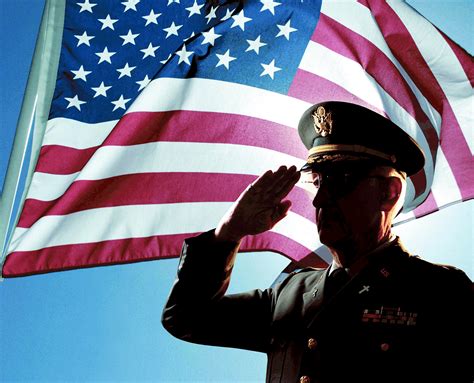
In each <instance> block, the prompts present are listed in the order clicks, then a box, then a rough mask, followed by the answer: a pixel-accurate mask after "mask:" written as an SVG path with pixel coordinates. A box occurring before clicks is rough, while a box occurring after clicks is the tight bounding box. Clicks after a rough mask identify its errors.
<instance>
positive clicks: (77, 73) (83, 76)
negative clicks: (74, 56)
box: [71, 65, 92, 81]
mask: <svg viewBox="0 0 474 383" xmlns="http://www.w3.org/2000/svg"><path fill="white" fill-rule="evenodd" d="M71 72H72V73H74V78H73V80H76V79H78V78H80V79H81V80H84V81H87V79H86V76H88V75H89V74H90V73H92V71H90V70H84V67H83V66H82V65H81V67H80V68H79V69H78V70H72V71H71Z"/></svg>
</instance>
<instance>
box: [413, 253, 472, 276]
mask: <svg viewBox="0 0 474 383" xmlns="http://www.w3.org/2000/svg"><path fill="white" fill-rule="evenodd" d="M409 261H410V265H411V267H412V268H414V269H415V270H416V271H420V272H423V273H424V274H425V275H426V273H431V274H432V275H433V276H435V277H442V278H452V279H464V280H468V281H469V282H470V279H469V278H468V276H467V275H466V273H465V272H464V271H463V270H461V269H459V268H457V267H455V266H452V265H447V264H441V263H433V262H430V261H427V260H425V259H423V258H421V257H420V256H418V255H412V256H410V257H409Z"/></svg>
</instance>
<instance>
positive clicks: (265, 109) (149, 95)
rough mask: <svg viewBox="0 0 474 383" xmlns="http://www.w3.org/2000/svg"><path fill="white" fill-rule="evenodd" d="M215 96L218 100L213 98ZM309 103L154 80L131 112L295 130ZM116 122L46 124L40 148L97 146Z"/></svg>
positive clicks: (228, 86) (237, 88)
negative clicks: (177, 113) (245, 119)
mask: <svg viewBox="0 0 474 383" xmlns="http://www.w3.org/2000/svg"><path fill="white" fill-rule="evenodd" d="M216 95H218V96H216ZM310 106H311V104H310V103H308V102H305V101H301V100H298V99H296V98H292V97H289V96H286V95H283V94H279V93H275V92H270V91H267V90H264V89H259V88H254V87H251V86H247V85H242V84H235V83H231V82H225V81H217V80H209V79H202V78H193V79H178V78H159V79H156V80H153V81H152V82H151V83H150V84H148V86H147V87H146V88H145V89H144V90H143V91H142V93H141V94H140V96H139V97H138V98H137V99H136V100H135V102H134V103H133V104H132V105H131V107H130V108H129V110H128V111H127V114H128V113H132V112H166V111H172V110H190V111H196V112H214V113H228V114H237V115H243V116H250V117H255V118H260V119H263V120H267V121H271V122H275V123H278V124H282V125H285V126H288V127H292V128H295V129H296V128H297V126H298V122H299V119H300V117H301V115H302V114H303V112H304V111H305V110H306V109H308V108H309V107H310ZM116 123H117V121H109V122H103V123H98V124H87V123H83V122H79V121H74V120H69V119H66V118H55V119H52V120H50V121H49V122H48V127H47V131H46V134H45V140H44V143H43V145H63V146H69V147H72V148H76V149H85V148H90V147H94V146H99V145H101V144H102V143H103V141H104V139H105V138H106V137H107V135H108V134H109V133H110V132H111V131H112V129H113V127H114V126H115V124H116Z"/></svg>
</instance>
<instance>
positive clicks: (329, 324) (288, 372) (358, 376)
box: [162, 231, 474, 383]
mask: <svg viewBox="0 0 474 383" xmlns="http://www.w3.org/2000/svg"><path fill="white" fill-rule="evenodd" d="M236 251H237V248H236V245H235V244H232V243H217V242H215V241H214V234H213V232H212V231H211V232H207V233H204V234H202V235H200V236H198V237H194V238H190V239H187V240H186V241H185V243H184V245H183V249H182V253H181V259H180V263H179V268H178V274H177V279H176V281H175V283H174V285H173V288H172V291H171V294H170V296H169V299H168V302H167V304H166V306H165V308H164V311H163V317H162V323H163V325H164V327H165V328H166V329H167V330H168V331H169V332H170V333H171V334H173V335H174V336H176V337H178V338H180V339H183V340H186V341H190V342H194V343H201V344H207V345H215V346H224V347H235V348H242V349H248V350H253V351H260V352H265V353H267V355H268V366H267V379H266V381H267V382H272V383H273V382H282V383H291V382H300V381H301V382H311V383H314V382H357V383H359V382H443V383H448V382H449V383H452V382H472V361H473V360H472V346H473V332H472V324H473V323H474V321H473V299H472V298H473V295H472V288H471V281H470V280H469V278H467V277H466V275H465V274H464V273H463V272H462V271H460V270H457V269H455V268H453V267H447V266H440V265H435V264H431V263H429V262H426V261H423V260H421V259H420V258H418V257H415V256H411V255H410V254H409V253H407V252H406V250H404V248H403V247H402V245H401V243H400V241H399V240H398V239H396V240H394V241H393V242H392V243H391V244H390V245H389V246H387V247H385V248H384V249H383V250H381V251H379V252H377V253H376V254H373V255H372V256H371V257H370V259H369V263H368V265H367V266H366V267H365V268H364V269H363V270H362V271H361V272H360V273H359V274H358V275H356V276H355V277H353V278H352V279H351V280H350V281H349V282H348V283H347V284H346V285H345V286H344V287H343V288H342V289H341V290H339V292H338V293H336V294H335V295H333V296H327V294H325V282H326V279H327V278H328V276H327V275H328V270H327V269H313V268H307V269H303V270H301V271H299V272H297V273H292V274H290V275H289V276H288V277H287V278H286V279H285V280H284V281H283V282H282V283H281V284H279V285H277V286H275V287H274V288H269V289H266V290H263V291H262V290H254V291H249V292H246V293H241V294H233V295H225V292H226V289H227V286H228V284H229V279H230V275H231V271H232V266H233V263H234V259H235V254H236ZM236 368H238V366H236ZM231 378H232V371H229V377H228V379H229V380H231Z"/></svg>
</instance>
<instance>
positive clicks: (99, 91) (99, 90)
mask: <svg viewBox="0 0 474 383" xmlns="http://www.w3.org/2000/svg"><path fill="white" fill-rule="evenodd" d="M110 88H112V87H111V86H106V85H105V84H104V82H103V81H102V82H101V83H100V85H99V86H98V87H95V88H94V87H92V88H91V89H92V90H93V91H94V92H95V94H94V98H96V97H99V96H104V97H107V91H108V90H109V89H110Z"/></svg>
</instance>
